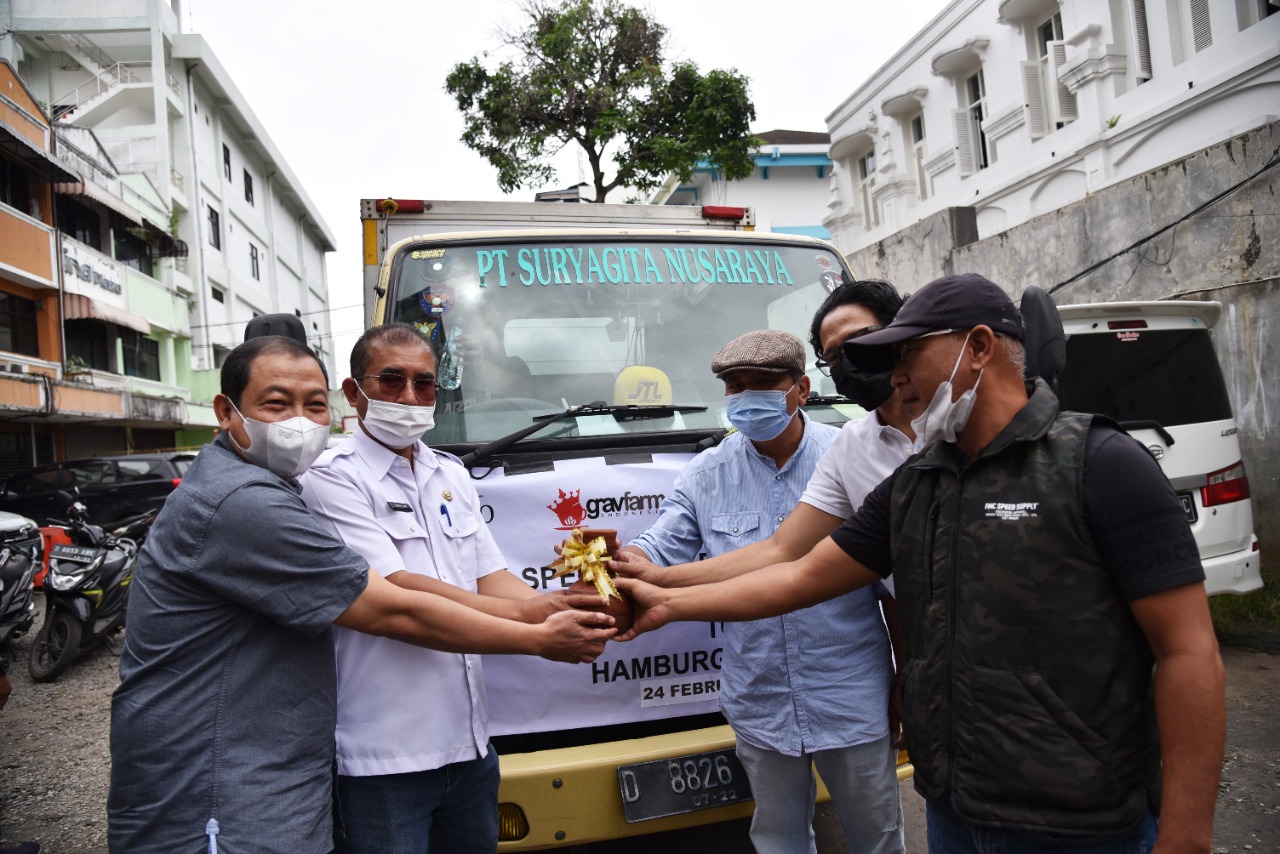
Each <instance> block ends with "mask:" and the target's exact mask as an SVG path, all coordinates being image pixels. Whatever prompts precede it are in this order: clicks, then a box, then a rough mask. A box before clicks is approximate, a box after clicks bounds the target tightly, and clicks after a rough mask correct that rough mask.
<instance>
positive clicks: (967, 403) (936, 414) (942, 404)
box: [911, 333, 982, 449]
mask: <svg viewBox="0 0 1280 854" xmlns="http://www.w3.org/2000/svg"><path fill="white" fill-rule="evenodd" d="M970 334H972V333H970ZM968 345H969V336H968V335H966V336H964V345H963V346H962V347H961V348H960V355H959V356H957V357H956V364H955V367H954V368H952V369H951V376H950V377H949V378H948V379H947V381H946V382H944V383H941V384H940V385H939V386H938V390H937V391H935V392H934V393H933V399H932V400H930V401H929V405H928V406H927V407H925V410H924V412H921V413H920V414H919V415H918V416H916V417H915V418H912V419H911V429H912V430H914V431H915V434H916V444H915V447H916V448H917V449H920V448H923V447H924V446H925V445H927V444H929V442H930V441H932V440H933V439H939V438H940V439H942V441H944V442H954V441H955V440H956V434H958V433H959V432H960V431H961V430H963V429H964V425H966V424H968V423H969V415H970V414H972V412H973V404H974V403H975V402H976V401H977V399H978V383H980V382H982V371H978V379H977V380H976V381H974V383H973V388H971V389H969V390H968V391H966V392H965V393H964V394H962V395H960V399H959V400H956V401H953V400H952V399H951V381H952V380H954V379H955V378H956V371H958V370H960V361H961V360H962V359H963V358H964V348H965V347H967V346H968Z"/></svg>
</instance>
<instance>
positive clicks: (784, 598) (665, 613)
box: [617, 537, 880, 640]
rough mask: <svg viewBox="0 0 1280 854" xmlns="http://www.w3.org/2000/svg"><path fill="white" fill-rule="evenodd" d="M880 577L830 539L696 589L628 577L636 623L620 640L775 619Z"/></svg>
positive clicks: (625, 583) (623, 583) (623, 585)
mask: <svg viewBox="0 0 1280 854" xmlns="http://www.w3.org/2000/svg"><path fill="white" fill-rule="evenodd" d="M879 579H880V576H879V575H877V574H876V573H874V572H872V571H871V570H870V569H867V567H865V566H863V565H862V564H860V563H858V562H857V561H855V560H854V559H853V558H851V557H849V555H848V554H847V553H846V552H845V551H844V549H842V548H840V547H839V546H837V545H836V544H835V542H834V541H833V540H832V539H831V538H830V537H828V538H827V539H824V540H823V541H822V542H820V543H818V545H817V546H816V547H814V549H813V550H812V551H810V552H809V553H808V554H805V555H803V556H802V557H801V558H800V559H799V560H796V561H792V562H790V563H782V564H776V565H774V566H770V567H766V568H763V569H760V570H758V571H756V572H749V573H746V574H744V575H741V576H739V577H737V578H732V579H729V580H727V581H720V582H716V583H713V584H702V585H699V586H697V587H680V588H674V589H664V588H661V587H654V586H651V585H648V584H645V583H644V582H641V581H637V580H635V579H630V578H620V579H618V582H617V583H618V588H619V589H620V590H622V591H623V592H625V593H627V594H628V595H630V596H632V597H633V598H634V600H635V604H636V619H635V624H634V626H633V627H632V629H631V630H630V631H628V632H627V634H626V635H624V636H623V637H622V638H620V640H627V639H630V638H632V637H634V636H635V635H638V634H641V633H642V632H648V631H652V630H653V629H656V628H658V627H660V626H663V625H666V624H667V623H672V622H679V621H685V620H699V621H703V620H705V621H713V620H714V621H721V620H724V621H740V620H759V619H762V618H764V617H776V616H777V615H779V614H786V613H788V612H790V611H795V610H797V609H799V608H807V607H809V606H810V605H816V604H817V603H819V602H825V601H827V600H828V599H833V598H835V597H836V596H839V595H840V594H842V593H848V592H849V591H850V590H856V589H858V588H860V587H866V586H867V585H868V584H872V583H874V582H876V581H878V580H879Z"/></svg>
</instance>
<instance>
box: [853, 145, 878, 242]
mask: <svg viewBox="0 0 1280 854" xmlns="http://www.w3.org/2000/svg"><path fill="white" fill-rule="evenodd" d="M875 176H876V153H875V151H869V152H867V153H866V154H864V155H863V156H862V157H859V158H858V195H859V197H860V198H861V200H862V224H863V227H864V228H866V229H867V230H868V231H870V230H871V229H873V228H877V227H878V226H879V225H880V211H879V210H877V209H876V205H875V199H874V198H873V197H872V195H871V193H872V191H873V190H874V189H875V186H876V177H875Z"/></svg>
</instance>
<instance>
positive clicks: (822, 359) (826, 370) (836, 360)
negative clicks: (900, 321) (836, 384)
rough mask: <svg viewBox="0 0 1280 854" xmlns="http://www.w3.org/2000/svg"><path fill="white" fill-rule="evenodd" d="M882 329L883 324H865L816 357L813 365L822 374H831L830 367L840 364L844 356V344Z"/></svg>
mask: <svg viewBox="0 0 1280 854" xmlns="http://www.w3.org/2000/svg"><path fill="white" fill-rule="evenodd" d="M881 329H884V327H883V326H866V327H863V328H862V329H859V330H858V331H857V332H855V333H853V334H852V335H850V336H849V337H848V338H846V339H844V341H842V342H840V343H839V344H838V345H836V347H835V349H833V350H829V351H827V352H826V353H823V354H822V355H821V356H819V357H818V360H817V361H816V362H814V363H813V366H814V367H815V368H817V369H818V370H819V371H821V372H822V374H823V376H828V377H829V376H831V368H832V366H834V365H838V364H840V360H841V359H843V358H844V345H845V344H847V343H849V342H850V341H853V340H854V339H855V338H861V337H862V336H863V335H870V334H871V333H872V332H879V331H880V330H881Z"/></svg>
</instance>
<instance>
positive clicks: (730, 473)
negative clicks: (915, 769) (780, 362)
mask: <svg viewBox="0 0 1280 854" xmlns="http://www.w3.org/2000/svg"><path fill="white" fill-rule="evenodd" d="M839 432H841V431H839V430H837V429H836V428H834V427H831V426H828V425H826V424H820V423H817V422H814V421H812V420H810V419H808V418H805V432H804V437H803V438H802V439H801V442H800V447H799V448H797V449H796V452H795V454H794V455H793V456H792V457H791V459H789V460H788V461H787V462H786V464H785V465H783V467H782V468H781V469H779V468H778V467H777V466H776V465H775V464H774V462H773V460H771V459H769V458H768V457H765V456H764V455H762V454H761V453H760V452H759V451H757V450H756V448H755V446H754V445H752V444H751V442H750V441H748V440H747V439H746V438H745V437H744V436H742V434H740V433H734V434H733V435H731V436H729V437H728V438H727V439H725V440H724V442H722V443H721V444H720V445H719V446H718V447H716V448H712V449H710V450H707V451H704V452H703V453H701V454H699V455H698V456H697V457H696V458H694V460H693V461H692V462H690V463H689V465H688V466H686V467H685V469H684V471H682V472H681V473H680V477H679V478H678V479H677V480H676V483H675V488H674V490H673V494H672V495H671V496H670V497H668V498H667V499H666V500H665V501H664V502H663V503H662V507H661V509H660V510H659V513H658V519H657V521H656V522H654V524H653V525H652V526H651V527H650V528H649V530H647V531H645V532H644V533H643V534H641V535H640V536H639V537H637V538H636V539H635V540H633V541H632V543H631V545H634V546H637V547H639V548H641V549H643V550H644V551H645V553H646V554H648V555H649V556H650V557H651V558H653V559H654V560H655V561H656V562H658V563H661V564H665V565H668V566H670V565H673V564H680V563H688V562H690V561H693V560H696V559H698V557H699V555H700V553H702V552H704V551H705V553H706V554H707V555H709V556H715V555H720V554H724V553H725V552H729V551H732V550H734V549H738V548H741V547H743V546H747V545H750V544H751V543H754V542H758V541H760V540H764V539H767V538H768V537H769V536H771V535H772V534H773V533H774V531H776V530H777V528H778V526H779V525H780V524H781V523H782V521H783V520H784V519H785V518H786V517H787V514H789V513H790V512H791V511H792V510H793V509H795V506H796V504H797V502H798V501H799V498H800V494H801V492H803V491H804V488H805V484H806V483H808V482H809V478H810V475H811V474H812V473H813V471H814V467H815V466H816V465H817V463H818V460H819V458H820V457H822V455H823V452H824V451H826V450H827V448H828V446H830V444H831V443H832V442H833V441H834V440H835V438H836V436H837V434H838V433H839ZM890 680H891V668H890V665H889V644H888V637H887V635H886V632H885V628H884V625H883V622H882V620H881V617H880V608H879V604H878V596H877V591H876V590H875V589H873V588H866V589H863V590H855V591H853V592H852V593H846V594H844V595H843V596H839V597H836V598H835V599H832V600H830V601H827V602H823V603H821V604H819V605H814V606H813V607H810V608H804V609H802V610H799V611H795V612H793V613H790V614H784V615H783V616H781V617H770V618H768V619H764V620H754V621H750V622H741V623H728V624H726V627H725V652H724V667H723V670H722V672H721V678H720V685H721V688H720V706H721V708H722V709H723V711H724V714H725V717H726V718H728V720H729V723H730V724H732V726H733V729H734V732H735V733H736V734H737V736H738V737H739V738H741V739H744V740H746V741H747V742H749V743H751V744H754V745H756V746H757V747H762V748H767V749H770V750H774V751H777V752H779V753H784V754H787V755H789V756H799V755H801V754H802V753H811V752H814V751H818V750H830V749H836V748H841V747H849V746H852V745H855V744H864V743H867V742H870V741H875V740H876V739H879V738H883V737H884V736H885V735H886V734H887V733H888V716H887V709H888V691H889V683H890Z"/></svg>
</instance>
